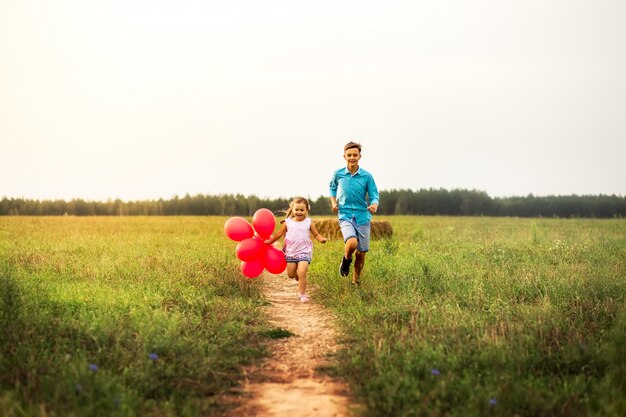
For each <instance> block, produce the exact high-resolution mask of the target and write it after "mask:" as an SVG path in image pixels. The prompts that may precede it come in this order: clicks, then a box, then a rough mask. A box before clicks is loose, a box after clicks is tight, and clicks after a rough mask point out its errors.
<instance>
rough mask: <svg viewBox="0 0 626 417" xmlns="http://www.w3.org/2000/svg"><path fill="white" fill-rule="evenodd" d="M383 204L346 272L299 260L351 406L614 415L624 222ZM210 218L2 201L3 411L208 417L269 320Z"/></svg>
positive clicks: (318, 253)
mask: <svg viewBox="0 0 626 417" xmlns="http://www.w3.org/2000/svg"><path fill="white" fill-rule="evenodd" d="M381 219H384V220H388V221H389V222H390V223H391V225H392V226H393V231H394V235H393V237H392V238H388V239H383V240H378V241H375V242H373V243H372V248H371V253H370V254H369V255H368V259H367V264H366V267H365V272H364V276H363V278H362V282H363V283H362V285H361V287H360V288H358V289H357V288H354V287H352V286H351V284H350V280H349V279H348V278H342V277H340V276H339V275H338V273H337V268H338V263H339V257H340V256H341V255H340V253H341V247H342V243H341V242H340V241H337V240H334V241H331V242H329V243H327V244H326V245H317V244H316V245H315V254H314V260H313V263H312V265H311V269H310V282H311V283H312V284H313V285H314V286H315V287H317V292H316V293H315V294H314V296H313V299H314V301H315V302H319V303H322V304H324V305H326V306H327V307H328V308H329V309H331V310H332V311H333V312H334V313H335V315H336V317H337V321H338V323H339V326H340V329H341V331H342V334H343V336H342V342H344V345H343V346H344V348H343V349H342V350H341V351H340V352H339V354H338V355H337V356H336V357H335V358H333V366H331V367H329V368H327V369H325V370H324V371H325V372H329V373H331V374H333V375H337V376H339V377H341V378H345V379H346V380H347V381H348V382H349V384H350V386H351V387H352V390H353V394H354V396H355V401H358V402H361V403H363V404H365V405H366V406H367V411H366V415H368V416H441V415H449V416H486V415H498V416H512V415H519V416H559V415H562V416H566V415H567V416H587V415H597V416H603V415H609V416H621V415H625V414H626V400H625V399H624V398H626V397H625V396H624V395H623V394H624V392H626V307H625V295H626V276H625V275H626V274H625V272H626V221H624V220H622V219H606V220H593V219H568V220H562V219H519V218H483V217H419V216H396V217H382V218H381ZM225 220H226V217H71V216H68V217H0V335H1V337H0V415H2V416H44V415H45V416H86V415H89V416H195V415H209V416H210V415H222V414H223V413H224V411H225V408H224V407H225V405H224V404H223V403H222V402H221V396H222V394H223V393H225V392H227V391H228V390H229V389H230V388H231V387H233V385H234V384H236V383H237V380H238V379H239V378H240V377H241V375H240V372H241V367H242V366H243V365H244V364H246V363H250V362H251V361H256V360H260V359H262V358H263V357H264V355H266V354H267V352H266V351H265V349H264V346H265V341H266V340H267V338H269V337H273V336H272V335H273V334H275V333H276V332H280V329H273V328H271V327H270V326H268V325H267V322H266V321H265V319H266V318H265V317H264V316H263V314H261V307H262V306H263V305H264V303H265V301H264V299H263V296H262V292H261V288H260V285H259V284H260V283H261V280H263V279H279V278H277V277H275V276H271V275H264V276H262V277H260V278H258V279H254V280H248V279H245V278H243V277H242V276H241V274H240V273H239V271H238V261H237V259H236V258H235V255H234V242H232V241H230V240H228V239H227V238H226V237H225V236H224V233H223V224H224V221H225Z"/></svg>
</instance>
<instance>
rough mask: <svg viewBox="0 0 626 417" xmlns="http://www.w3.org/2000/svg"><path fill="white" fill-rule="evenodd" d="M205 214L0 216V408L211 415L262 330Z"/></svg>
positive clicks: (228, 250) (253, 303) (258, 348)
mask: <svg viewBox="0 0 626 417" xmlns="http://www.w3.org/2000/svg"><path fill="white" fill-rule="evenodd" d="M223 223H224V219H219V218H0V334H1V335H2V336H1V339H0V415H2V416H22V415H48V416H72V415H75V416H83V415H89V416H111V415H119V416H135V415H141V416H144V415H148V416H185V415H187V416H195V415H200V414H202V415H221V414H222V411H223V409H222V406H221V405H220V403H219V401H218V398H219V396H220V395H221V394H222V393H223V392H224V391H226V390H228V389H229V387H231V386H232V385H233V384H234V383H235V381H236V380H237V379H238V377H239V372H240V368H241V365H242V364H243V363H247V362H249V361H251V360H253V359H255V358H258V357H260V356H262V355H263V354H264V353H263V344H262V338H261V336H260V335H261V334H262V332H263V331H267V329H266V328H265V327H264V324H263V321H262V317H261V316H259V313H258V308H259V306H260V305H261V304H262V303H263V299H262V298H261V294H260V291H259V285H258V282H257V281H252V280H246V279H243V278H242V277H241V275H240V273H239V272H238V270H237V268H236V262H234V259H235V258H234V250H233V248H232V247H231V246H232V245H226V244H225V243H226V242H225V240H226V239H225V238H224V235H223Z"/></svg>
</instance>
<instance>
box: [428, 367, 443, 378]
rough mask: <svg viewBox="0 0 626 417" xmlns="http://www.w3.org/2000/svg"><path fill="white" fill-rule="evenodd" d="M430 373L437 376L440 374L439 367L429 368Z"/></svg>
mask: <svg viewBox="0 0 626 417" xmlns="http://www.w3.org/2000/svg"><path fill="white" fill-rule="evenodd" d="M430 373H431V374H432V375H435V376H437V375H439V374H441V372H439V369H437V368H433V369H431V370H430Z"/></svg>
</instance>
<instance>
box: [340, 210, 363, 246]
mask: <svg viewBox="0 0 626 417" xmlns="http://www.w3.org/2000/svg"><path fill="white" fill-rule="evenodd" d="M339 227H340V228H341V234H342V235H343V241H344V242H346V241H347V240H348V239H350V238H351V237H356V239H357V241H358V244H357V246H356V249H357V250H358V251H359V252H367V251H368V250H369V249H370V222H367V223H365V224H359V225H358V224H356V221H355V220H354V217H353V218H352V219H351V220H339Z"/></svg>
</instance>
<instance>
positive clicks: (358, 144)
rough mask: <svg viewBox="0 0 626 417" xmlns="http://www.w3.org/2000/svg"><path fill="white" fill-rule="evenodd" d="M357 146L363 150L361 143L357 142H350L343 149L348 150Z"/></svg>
mask: <svg viewBox="0 0 626 417" xmlns="http://www.w3.org/2000/svg"><path fill="white" fill-rule="evenodd" d="M352 148H357V149H358V150H359V153H360V152H361V144H360V143H356V142H348V143H347V144H346V146H344V147H343V151H344V152H346V151H347V150H348V149H352Z"/></svg>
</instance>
